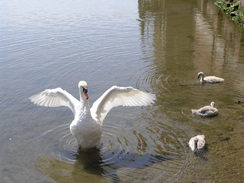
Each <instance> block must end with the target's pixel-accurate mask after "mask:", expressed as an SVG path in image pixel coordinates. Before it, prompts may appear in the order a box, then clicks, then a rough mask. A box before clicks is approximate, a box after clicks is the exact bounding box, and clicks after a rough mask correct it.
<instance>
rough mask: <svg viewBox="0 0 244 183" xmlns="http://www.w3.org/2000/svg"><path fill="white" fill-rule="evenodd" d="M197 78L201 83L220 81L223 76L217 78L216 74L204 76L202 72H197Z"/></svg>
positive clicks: (222, 80)
mask: <svg viewBox="0 0 244 183" xmlns="http://www.w3.org/2000/svg"><path fill="white" fill-rule="evenodd" d="M197 78H198V79H200V82H201V83H212V84H213V83H221V82H224V79H223V78H219V77H216V76H205V75H204V73H203V72H199V73H198V74H197Z"/></svg>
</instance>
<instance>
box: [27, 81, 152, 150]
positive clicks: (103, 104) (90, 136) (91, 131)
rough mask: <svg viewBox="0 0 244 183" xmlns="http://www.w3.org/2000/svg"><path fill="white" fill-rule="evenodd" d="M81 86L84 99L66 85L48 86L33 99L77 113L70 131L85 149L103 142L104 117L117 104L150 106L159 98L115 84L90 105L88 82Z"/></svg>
mask: <svg viewBox="0 0 244 183" xmlns="http://www.w3.org/2000/svg"><path fill="white" fill-rule="evenodd" d="M78 88H79V95H80V101H79V100H77V99H76V98H75V97H73V96H72V95H71V94H70V93H68V92H67V91H65V90H63V89H62V88H55V89H46V90H44V91H42V92H40V93H37V94H35V95H33V96H31V97H30V98H29V99H30V101H31V102H33V103H34V104H37V105H40V106H45V107H60V106H65V107H68V108H70V109H71V111H72V112H73V114H74V119H73V121H72V122H71V124H70V132H71V134H72V135H73V136H74V137H75V138H76V140H77V143H78V145H79V147H80V148H81V149H89V148H93V147H96V146H97V145H99V142H100V139H101V134H102V125H103V120H104V118H105V117H106V115H107V114H108V112H109V111H110V110H111V109H112V108H113V107H117V106H147V105H151V104H153V103H154V101H155V99H156V98H155V95H154V94H151V93H147V92H144V91H140V90H138V89H135V88H133V87H119V86H112V87H111V88H109V89H108V90H106V91H105V92H104V93H103V95H101V97H100V98H98V99H97V100H96V101H95V102H94V103H93V105H92V107H91V108H90V106H89V102H88V98H89V96H88V84H87V82H86V81H80V82H79V83H78Z"/></svg>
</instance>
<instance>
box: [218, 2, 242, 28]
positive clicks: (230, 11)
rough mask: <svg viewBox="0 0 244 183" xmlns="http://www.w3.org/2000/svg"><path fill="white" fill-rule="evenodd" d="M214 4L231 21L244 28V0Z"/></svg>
mask: <svg viewBox="0 0 244 183" xmlns="http://www.w3.org/2000/svg"><path fill="white" fill-rule="evenodd" d="M214 4H215V5H216V6H217V7H218V8H219V9H220V10H221V11H222V12H223V13H224V14H226V15H227V16H228V17H229V18H230V19H231V20H232V21H234V22H235V23H237V24H238V25H239V26H241V27H242V28H244V0H216V1H215V2H214Z"/></svg>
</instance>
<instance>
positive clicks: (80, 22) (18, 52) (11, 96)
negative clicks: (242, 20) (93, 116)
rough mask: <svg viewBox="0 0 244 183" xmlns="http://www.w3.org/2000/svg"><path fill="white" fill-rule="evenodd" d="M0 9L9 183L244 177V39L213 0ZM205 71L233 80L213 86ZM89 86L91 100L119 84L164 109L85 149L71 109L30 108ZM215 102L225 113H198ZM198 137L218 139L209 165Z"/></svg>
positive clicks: (125, 116) (115, 117) (123, 121)
mask: <svg viewBox="0 0 244 183" xmlns="http://www.w3.org/2000/svg"><path fill="white" fill-rule="evenodd" d="M0 12H1V16H0V22H1V24H0V41H1V44H0V66H1V67H0V87H1V89H0V145H1V148H0V162H1V165H0V179H1V182H4V183H12V182H20V183H22V182H25V183H29V182H30V183H32V182H36V183H38V182H40V183H44V182H45V183H51V182H59V183H75V182H170V183H171V182H204V183H205V182H209V183H212V182H241V181H242V180H243V179H244V177H243V174H242V172H243V171H244V170H243V163H244V162H243V154H244V152H243V151H244V147H243V138H242V137H243V129H244V126H243V119H244V112H243V107H244V105H243V101H244V99H243V90H244V84H243V83H244V79H243V78H244V72H243V70H244V33H243V31H242V30H241V29H240V28H238V27H237V26H236V25H234V24H233V23H232V22H231V21H229V20H228V19H227V18H226V17H224V16H223V15H222V14H221V13H220V12H219V11H218V9H217V8H216V7H215V6H214V5H213V3H212V1H208V0H199V1H195V0H187V1H180V0H161V1H160V0H154V1H153V0H144V1H143V0H139V1H131V0H125V1H115V0H99V1H98V0H91V1H85V0H83V1H78V0H69V1H64V0H52V1H48V0H44V1H38V0H32V1H27V0H18V1H17V0H3V1H1V2H0ZM199 71H203V72H205V73H206V74H212V75H218V76H220V77H223V78H225V82H224V83H223V84H217V85H204V86H202V85H200V84H199V81H198V80H197V79H196V77H197V73H198V72H199ZM80 80H86V81H87V82H88V84H89V94H90V102H91V103H92V102H93V101H95V100H96V98H98V97H99V96H100V95H101V94H102V93H103V92H104V91H105V90H106V89H107V88H109V87H110V86H112V85H121V86H129V85H130V86H134V87H137V88H139V89H141V90H146V91H149V92H152V93H155V94H156V95H157V101H156V103H155V104H154V105H153V106H152V107H143V108H116V109H113V110H112V111H111V112H110V113H109V115H108V116H107V118H106V120H105V123H104V127H103V135H102V140H101V145H100V146H99V147H98V148H96V149H92V150H90V151H88V152H80V151H78V150H77V149H78V147H77V144H76V142H75V139H74V138H73V137H72V136H71V134H70V132H69V122H70V121H72V117H73V116H72V113H71V112H70V111H69V109H66V108H44V107H38V106H35V105H33V104H31V103H30V101H29V100H28V97H30V96H31V95H32V94H35V93H37V92H40V91H42V90H44V89H46V88H55V87H62V88H63V89H65V90H67V91H68V92H70V93H71V94H72V95H74V96H75V97H78V89H77V83H78V81H80ZM211 101H214V102H215V103H216V105H217V107H218V108H219V112H220V115H219V116H217V117H215V118H211V119H205V118H199V117H195V116H193V115H192V114H191V109H192V108H198V107H201V106H203V105H207V104H209V103H210V102H211ZM238 101H239V102H238ZM238 103H239V104H238ZM197 134H205V136H206V141H207V149H206V150H205V152H204V153H203V154H201V155H200V156H195V155H194V154H193V153H192V152H191V151H190V149H189V147H188V146H187V143H188V140H189V138H190V137H192V136H194V135H197Z"/></svg>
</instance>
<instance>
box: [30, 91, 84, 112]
mask: <svg viewBox="0 0 244 183" xmlns="http://www.w3.org/2000/svg"><path fill="white" fill-rule="evenodd" d="M29 99H30V100H31V102H33V103H34V104H36V105H40V106H45V107H61V106H65V107H69V108H70V109H71V110H72V112H73V113H75V106H76V105H77V104H79V103H80V102H79V101H78V100H77V99H76V98H74V97H73V96H72V95H71V94H70V93H68V92H67V91H65V90H63V89H62V88H55V89H46V90H44V91H42V92H40V93H37V94H35V95H33V96H31V97H30V98H29Z"/></svg>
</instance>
